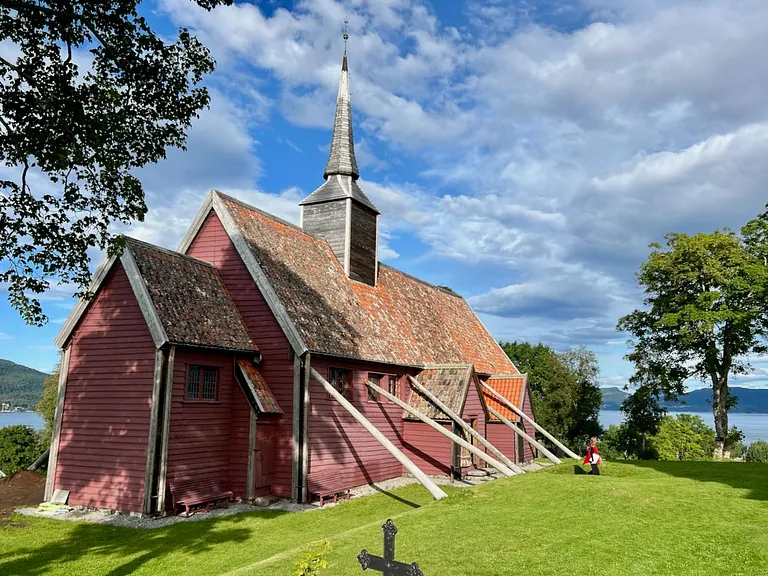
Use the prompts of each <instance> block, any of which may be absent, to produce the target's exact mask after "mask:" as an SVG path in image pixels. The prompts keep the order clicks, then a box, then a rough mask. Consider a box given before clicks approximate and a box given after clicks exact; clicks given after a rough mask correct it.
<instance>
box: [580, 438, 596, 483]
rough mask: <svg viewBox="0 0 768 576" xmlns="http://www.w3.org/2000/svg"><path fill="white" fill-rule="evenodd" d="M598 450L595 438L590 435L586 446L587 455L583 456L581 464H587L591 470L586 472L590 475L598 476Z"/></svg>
mask: <svg viewBox="0 0 768 576" xmlns="http://www.w3.org/2000/svg"><path fill="white" fill-rule="evenodd" d="M600 463H601V462H600V451H599V450H598V449H597V438H595V437H592V438H590V440H589V447H588V448H587V455H586V456H585V457H584V462H582V464H589V465H590V466H591V467H592V470H590V471H589V472H587V474H591V475H592V476H600Z"/></svg>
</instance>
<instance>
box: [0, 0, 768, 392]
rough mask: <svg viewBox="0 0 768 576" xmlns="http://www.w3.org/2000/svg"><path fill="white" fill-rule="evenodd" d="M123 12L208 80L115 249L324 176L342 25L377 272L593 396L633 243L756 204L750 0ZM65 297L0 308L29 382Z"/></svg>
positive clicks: (180, 0) (365, 1)
mask: <svg viewBox="0 0 768 576" xmlns="http://www.w3.org/2000/svg"><path fill="white" fill-rule="evenodd" d="M143 11H144V14H145V15H147V16H148V17H149V19H150V21H151V22H152V23H153V25H154V26H155V27H156V28H157V30H159V31H161V33H163V34H166V35H169V36H170V35H172V34H174V33H175V30H177V29H178V27H179V26H186V27H189V28H190V29H192V30H193V32H194V33H195V34H196V35H197V36H198V37H199V38H200V39H201V40H202V41H203V42H204V43H205V44H206V45H207V46H208V47H209V48H210V49H211V51H212V53H213V55H214V57H215V58H216V60H217V62H218V67H217V71H216V72H215V73H214V74H213V75H212V76H211V77H210V78H209V79H208V80H207V84H208V86H209V87H210V90H211V94H212V102H211V108H210V110H207V111H205V112H203V113H202V114H201V117H200V119H199V120H198V121H197V122H196V123H195V124H194V126H193V127H192V129H191V131H190V137H189V143H188V144H189V145H188V150H187V152H180V151H171V153H170V154H169V158H168V160H167V161H165V162H164V163H162V164H159V165H156V166H152V167H149V168H147V169H145V170H143V171H142V173H141V174H140V176H141V178H142V181H143V183H144V185H145V188H146V190H147V198H148V205H149V208H150V211H149V214H148V215H147V218H146V221H145V222H144V223H141V224H136V225H134V226H132V227H131V228H130V229H129V230H127V232H128V233H129V234H131V235H134V236H136V237H139V238H141V239H144V240H147V241H150V242H155V243H158V244H160V245H163V246H167V247H175V246H176V244H177V243H178V241H179V239H180V238H181V236H182V235H183V233H184V231H185V230H186V228H187V227H188V225H189V223H190V221H191V219H192V217H193V216H194V214H195V212H196V210H197V208H198V207H199V205H200V203H201V202H202V200H203V198H204V197H205V194H206V193H207V191H208V190H210V189H211V188H214V187H215V188H217V189H219V190H222V191H226V192H228V193H230V194H233V195H235V196H238V197H241V198H242V199H243V200H246V201H248V202H251V203H253V204H255V205H257V206H259V207H261V208H263V209H265V210H268V211H270V212H273V213H275V214H277V215H279V216H281V217H284V218H287V219H290V220H293V221H297V220H298V208H297V203H298V201H299V200H300V199H302V198H303V197H304V196H306V195H308V194H309V193H310V192H311V191H312V190H314V189H315V188H316V187H317V186H318V185H319V184H320V183H321V182H322V172H323V167H324V165H325V159H326V158H325V156H326V154H327V150H328V143H329V140H330V129H331V124H332V118H333V107H334V100H335V95H336V90H337V86H338V77H339V66H340V61H341V55H342V51H343V41H342V39H341V24H342V22H343V20H344V19H345V18H348V19H349V22H350V36H351V38H350V42H349V58H350V74H351V89H352V106H353V114H354V122H355V126H354V127H355V140H356V147H357V153H358V160H359V163H360V169H361V173H362V179H361V186H362V187H363V189H364V190H365V191H366V192H367V193H368V195H369V196H370V197H371V198H372V199H373V201H374V202H375V203H376V205H377V206H378V208H379V209H380V210H381V212H382V221H381V234H382V238H381V241H382V249H381V252H380V254H381V256H382V259H383V260H384V261H386V262H388V263H389V264H391V265H393V266H396V267H398V268H400V269H402V270H405V271H406V272H409V273H411V274H414V275H416V276H419V277H421V278H423V279H425V280H427V281H430V282H433V283H436V284H438V283H439V284H445V285H448V286H451V287H452V288H453V289H454V290H456V291H458V292H459V293H461V294H462V295H463V296H465V297H466V298H467V299H468V300H469V302H470V304H471V305H472V306H473V307H474V308H475V310H476V311H477V312H478V313H479V315H480V317H481V319H482V320H483V321H484V322H485V324H486V325H487V326H488V328H489V329H490V330H491V332H492V333H493V334H494V335H495V336H496V337H497V338H498V339H503V340H515V339H517V340H530V341H534V342H535V341H542V342H544V343H546V344H549V345H551V346H553V347H554V348H556V349H558V350H563V349H565V348H567V347H569V346H576V345H579V344H585V345H587V346H589V347H590V348H591V349H593V350H594V351H595V352H596V353H597V354H598V356H599V359H600V364H601V378H602V381H603V383H604V385H623V383H625V382H626V380H627V379H628V377H629V376H630V375H631V372H632V367H631V365H629V364H627V363H626V362H625V361H624V360H622V357H623V356H624V354H625V353H626V347H625V345H624V341H625V337H624V336H622V335H620V334H617V333H616V332H615V325H616V321H617V319H618V318H619V317H620V316H621V315H623V314H625V313H627V312H629V311H631V310H632V309H633V308H635V307H636V306H638V305H639V302H640V295H639V293H638V291H637V288H636V286H635V283H634V277H633V273H634V271H635V270H636V269H637V267H638V265H639V264H640V263H641V262H642V261H643V259H644V258H645V256H646V255H647V245H648V243H649V242H652V241H659V240H661V239H662V238H663V235H664V233H666V232H668V231H673V230H674V231H680V232H690V233H695V232H699V231H711V230H713V229H715V228H718V227H722V226H730V227H733V228H738V227H739V226H740V225H741V224H743V223H744V222H745V221H746V220H748V219H749V218H751V217H753V216H755V215H756V214H757V213H759V212H760V211H761V210H762V207H763V205H764V204H765V202H766V201H768V194H766V192H765V191H766V190H768V165H767V164H766V163H765V160H764V159H765V158H766V154H767V153H768V119H767V118H766V114H768V109H766V107H765V101H766V96H767V95H768V61H767V60H766V59H765V58H764V56H763V55H764V54H765V53H768V35H766V34H765V33H764V31H765V29H766V26H768V3H766V2H764V1H762V0H738V1H737V0H710V1H700V0H666V1H663V2H662V1H660V0H659V1H655V0H646V1H643V2H635V1H630V0H582V1H580V2H579V1H573V2H557V1H546V2H544V1H543V2H502V1H500V0H485V1H481V0H465V1H455V2H454V1H451V2H447V1H446V2H434V3H430V2H424V1H421V0H349V1H346V2H336V1H333V0H305V1H301V2H279V3H278V2H268V1H264V2H255V3H248V4H245V3H237V4H236V5H235V6H233V7H230V8H220V9H216V10H215V11H213V12H212V13H207V12H204V11H202V10H200V9H198V8H197V7H196V6H195V4H194V3H193V2H191V1H190V0H158V1H157V2H154V3H148V4H145V5H143ZM4 49H7V47H3V46H0V52H1V51H3V50H4ZM77 57H78V58H79V61H80V62H81V63H82V64H83V65H84V66H85V65H87V63H88V57H87V54H84V53H81V54H78V55H77ZM99 257H100V255H98V254H94V258H95V259H98V258H99ZM70 293H71V290H69V289H68V288H67V287H60V288H57V289H55V290H52V291H51V292H50V293H48V294H46V296H45V302H44V304H45V308H46V312H47V313H48V315H49V317H50V318H51V323H50V324H49V325H48V326H46V327H44V328H41V329H38V328H30V327H26V326H24V325H23V323H22V322H21V321H20V320H19V319H18V318H17V316H16V314H15V312H14V311H12V310H11V308H10V306H9V305H8V304H7V303H6V302H5V301H2V302H0V357H3V358H9V359H11V360H13V361H16V362H20V363H23V364H26V365H29V366H33V367H36V368H40V369H45V370H48V369H50V368H51V367H52V366H53V365H54V364H55V362H56V357H57V353H56V350H55V347H54V346H53V343H52V339H53V336H54V335H55V333H56V332H57V331H58V329H59V327H60V326H61V322H62V321H63V319H64V317H66V315H67V313H68V312H69V310H70V309H71V307H72V304H73V302H72V300H71V298H70V297H69V294H70ZM754 360H755V362H754V365H755V368H756V373H755V375H753V376H752V377H749V378H745V379H741V380H740V381H739V382H738V383H739V384H740V385H749V386H761V387H762V386H768V359H761V358H756V359H754Z"/></svg>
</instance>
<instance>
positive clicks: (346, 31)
mask: <svg viewBox="0 0 768 576" xmlns="http://www.w3.org/2000/svg"><path fill="white" fill-rule="evenodd" d="M342 38H344V54H346V53H347V40H349V19H348V18H344V35H343V36H342Z"/></svg>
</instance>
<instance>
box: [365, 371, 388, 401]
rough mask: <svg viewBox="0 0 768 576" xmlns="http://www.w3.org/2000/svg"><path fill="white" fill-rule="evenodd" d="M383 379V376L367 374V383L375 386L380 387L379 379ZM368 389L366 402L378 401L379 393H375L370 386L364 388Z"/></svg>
mask: <svg viewBox="0 0 768 576" xmlns="http://www.w3.org/2000/svg"><path fill="white" fill-rule="evenodd" d="M382 378H384V374H374V373H373V372H368V381H369V382H370V383H372V384H376V386H381V379H382ZM366 388H368V400H378V399H379V393H378V392H376V391H375V390H374V389H373V388H371V387H370V386H366Z"/></svg>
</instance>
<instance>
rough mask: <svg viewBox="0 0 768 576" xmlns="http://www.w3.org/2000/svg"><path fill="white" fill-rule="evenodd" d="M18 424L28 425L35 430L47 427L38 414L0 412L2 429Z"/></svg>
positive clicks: (0, 426)
mask: <svg viewBox="0 0 768 576" xmlns="http://www.w3.org/2000/svg"><path fill="white" fill-rule="evenodd" d="M16 424H26V425H27V426H32V428H34V429H35V430H41V429H42V428H44V427H45V422H43V419H42V418H41V416H40V414H37V413H36V412H0V428H4V427H5V426H15V425H16Z"/></svg>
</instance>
